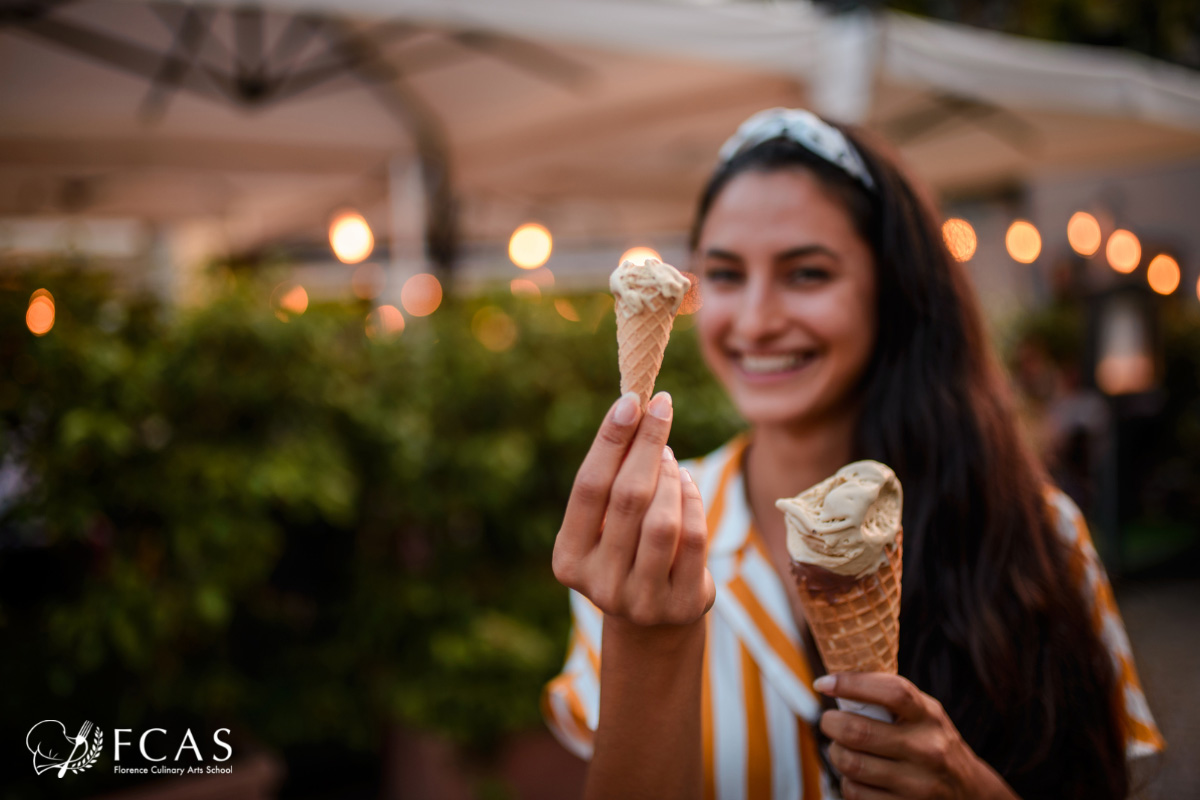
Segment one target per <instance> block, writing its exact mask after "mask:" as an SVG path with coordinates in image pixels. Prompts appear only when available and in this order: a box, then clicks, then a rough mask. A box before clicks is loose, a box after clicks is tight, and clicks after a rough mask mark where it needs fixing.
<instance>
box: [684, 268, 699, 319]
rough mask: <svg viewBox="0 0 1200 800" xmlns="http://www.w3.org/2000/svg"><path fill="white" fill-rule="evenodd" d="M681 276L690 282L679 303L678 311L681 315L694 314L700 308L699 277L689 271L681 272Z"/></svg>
mask: <svg viewBox="0 0 1200 800" xmlns="http://www.w3.org/2000/svg"><path fill="white" fill-rule="evenodd" d="M683 276H684V277H685V278H687V279H688V280H689V281H691V282H692V285H691V286H689V287H688V290H687V294H685V295H684V296H683V301H682V302H681V303H680V304H679V313H680V314H681V315H682V316H685V317H686V316H687V315H688V314H695V313H696V312H697V311H699V310H700V305H701V301H700V279H699V278H698V277H696V276H695V275H693V274H692V273H690V272H685V273H683Z"/></svg>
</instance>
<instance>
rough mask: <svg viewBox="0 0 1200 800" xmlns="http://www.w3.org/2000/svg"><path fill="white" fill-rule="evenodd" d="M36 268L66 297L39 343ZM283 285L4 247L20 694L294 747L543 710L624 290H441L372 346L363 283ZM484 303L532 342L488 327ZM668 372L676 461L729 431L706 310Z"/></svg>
mask: <svg viewBox="0 0 1200 800" xmlns="http://www.w3.org/2000/svg"><path fill="white" fill-rule="evenodd" d="M39 287H45V288H47V289H49V290H50V292H51V293H52V294H53V296H54V298H55V301H56V306H57V317H56V322H55V325H54V328H53V329H52V330H51V331H50V332H49V333H48V334H47V335H45V336H42V337H35V336H33V335H32V334H31V333H30V332H29V331H28V330H27V328H26V326H25V324H24V314H25V309H26V306H27V304H28V302H29V298H30V295H31V292H33V291H34V290H35V289H37V288H39ZM268 294H269V286H266V285H265V284H262V283H258V282H255V281H253V280H249V279H236V280H235V279H232V278H230V280H229V281H228V285H226V287H225V289H224V290H222V291H221V293H220V295H219V296H218V297H216V298H215V300H213V302H211V303H210V304H208V305H206V306H204V307H202V308H197V309H191V310H180V309H169V308H164V307H162V306H161V305H160V304H159V303H157V302H156V301H154V300H153V299H150V298H145V297H141V298H129V297H122V296H121V295H119V294H117V293H114V291H113V290H112V288H111V287H110V286H109V285H108V284H107V283H106V281H105V280H104V279H103V278H101V277H98V274H97V273H96V272H92V271H87V270H81V269H73V268H71V267H70V266H69V265H63V264H58V265H51V264H41V265H38V266H37V268H36V269H35V270H16V269H14V268H11V267H10V268H8V269H6V270H0V452H2V453H3V454H4V455H3V466H2V468H0V469H2V472H0V487H6V488H3V489H2V490H0V643H2V644H0V647H2V648H3V652H4V653H5V654H6V655H7V656H8V657H6V658H4V659H0V683H2V684H3V685H4V686H5V687H8V688H7V689H6V691H5V692H4V693H3V699H2V700H0V717H3V718H4V719H6V720H9V721H10V723H12V724H13V725H14V726H15V727H19V728H20V733H19V734H18V735H20V736H23V735H24V733H23V732H24V730H26V729H27V728H28V726H29V725H31V724H32V723H33V722H36V721H37V720H40V719H44V718H47V717H51V718H54V717H55V716H56V715H57V716H59V717H62V718H63V719H66V718H67V717H71V718H72V719H73V718H75V717H76V716H79V715H81V714H88V715H90V716H89V717H88V718H90V719H97V720H102V721H103V722H102V723H101V724H102V725H104V726H105V727H107V726H112V725H117V724H119V725H121V726H123V727H133V728H137V727H139V726H144V725H147V724H149V722H150V721H151V720H154V721H161V720H162V719H164V718H168V717H169V718H171V719H181V720H188V721H198V722H200V723H207V724H209V725H210V726H212V727H216V726H228V727H232V728H233V730H234V735H235V736H236V737H238V739H237V741H236V742H235V744H238V745H243V746H244V745H246V744H250V745H266V746H268V747H271V748H274V749H279V748H286V747H288V746H291V745H304V744H305V743H313V742H330V741H334V742H341V743H343V744H345V745H348V746H350V747H354V748H360V749H373V748H378V747H379V745H380V742H381V739H382V736H383V733H384V731H385V729H386V727H387V725H388V723H390V722H398V723H400V724H402V725H404V726H406V727H410V728H416V729H420V730H425V731H431V732H435V733H437V734H440V735H444V736H448V737H451V738H452V739H453V740H455V741H458V742H460V743H464V744H468V745H486V744H487V743H488V742H493V741H495V740H496V739H497V737H499V736H501V735H503V734H504V733H506V732H508V731H512V730H515V729H519V728H524V727H528V726H531V725H537V724H538V721H537V720H538V716H539V713H538V705H537V700H538V693H539V691H540V688H541V685H542V683H543V682H544V681H545V680H546V679H548V678H549V677H550V676H551V675H552V674H553V673H554V672H555V671H556V670H557V669H558V668H559V667H560V665H561V659H562V656H563V651H564V648H565V643H566V637H567V625H568V616H567V603H566V594H565V590H564V589H563V588H562V587H561V586H559V585H558V584H557V583H556V582H555V581H554V578H553V576H552V574H551V572H550V569H549V564H550V549H551V546H552V543H553V539H554V535H555V533H556V531H557V528H558V525H559V522H560V520H561V516H562V511H563V508H564V506H565V501H566V497H567V494H568V492H569V489H570V485H571V482H572V480H573V478H574V473H575V469H576V468H577V466H578V464H579V463H580V461H581V460H582V458H583V455H584V453H585V452H586V450H587V448H588V446H589V445H590V442H591V438H592V436H593V435H594V432H595V429H596V426H597V425H598V423H599V421H600V419H601V418H602V417H603V415H604V413H605V412H606V410H607V408H608V406H609V405H610V403H611V402H612V400H613V399H614V398H615V397H616V395H617V393H618V373H617V365H616V347H615V332H614V321H613V315H612V313H611V305H612V304H611V300H610V299H609V298H608V297H606V296H581V297H573V298H570V300H569V301H570V302H572V303H573V304H574V306H575V308H576V309H577V310H578V313H579V315H580V316H581V318H582V321H581V322H569V321H567V320H566V319H564V318H563V317H562V316H560V315H559V314H558V313H557V312H556V311H555V310H554V307H553V304H552V303H551V302H549V301H548V300H546V301H542V302H540V303H539V302H537V301H533V300H514V299H513V298H512V297H503V298H502V297H491V298H488V297H482V298H474V299H469V300H456V299H448V300H447V302H445V303H444V304H443V305H442V307H441V308H440V309H439V310H438V311H437V312H436V313H434V314H433V315H432V316H430V317H427V318H411V317H410V318H409V319H408V325H407V328H406V329H405V330H404V332H403V333H402V334H401V335H399V336H398V337H396V338H394V339H392V340H390V341H380V340H372V339H370V338H368V337H367V336H366V335H365V334H364V324H363V322H364V318H365V316H366V314H367V311H368V310H369V309H368V307H367V306H365V305H362V306H357V305H355V306H348V305H318V304H314V305H312V306H310V307H309V309H308V310H307V312H306V313H304V314H303V315H302V316H294V317H291V318H288V319H287V320H286V321H281V320H280V319H278V318H277V317H276V315H275V313H274V312H273V311H272V309H271V308H270V306H269V303H268V302H267V297H268ZM485 307H487V308H488V309H489V310H488V311H486V312H485V313H486V314H490V315H491V317H492V318H496V317H497V316H498V315H504V316H507V317H508V318H509V319H511V320H512V322H513V323H515V326H516V331H517V338H516V341H515V344H514V345H513V346H512V347H511V348H510V349H508V350H506V351H503V352H492V351H490V350H488V349H486V348H485V347H484V346H482V345H481V344H480V341H479V340H478V339H477V338H476V337H475V336H473V334H472V330H471V322H472V320H473V319H475V318H476V315H477V314H478V313H479V312H480V311H481V309H484V308H485ZM688 322H689V320H686V319H685V320H683V324H682V325H681V327H686V326H687V323H688ZM659 387H660V388H663V389H668V390H670V391H672V392H673V393H674V395H675V396H676V398H678V401H677V404H676V405H677V411H676V422H675V426H674V432H673V434H672V445H673V446H674V448H675V450H676V452H678V453H680V454H681V456H682V455H693V454H700V453H703V452H706V451H708V450H710V449H712V448H713V447H716V446H717V445H719V444H720V443H722V442H723V441H725V440H726V439H727V438H728V437H729V436H730V435H731V434H732V433H733V432H734V431H735V430H736V429H737V426H738V421H737V419H736V416H735V415H734V412H733V411H732V410H731V408H730V406H729V405H728V402H727V401H726V400H725V398H724V394H723V392H722V391H721V390H720V389H719V388H718V387H717V386H716V385H715V384H714V383H713V382H712V379H711V378H710V377H709V376H708V373H707V370H706V369H705V368H704V366H703V364H702V362H701V360H700V358H699V355H698V353H697V350H696V347H695V342H694V340H693V337H692V336H691V335H690V333H688V332H686V331H680V332H679V333H677V334H676V337H675V338H674V340H673V342H672V345H671V347H670V348H669V351H668V353H667V359H666V363H665V364H664V368H663V373H662V376H661V378H660V381H659ZM14 653H20V654H21V655H20V657H19V658H13V657H11V654H14ZM5 750H6V752H5V754H4V756H2V757H0V759H3V760H4V766H5V767H6V768H5V773H6V774H9V775H11V774H24V772H25V771H28V770H27V764H26V763H25V762H26V760H27V759H26V756H27V754H25V753H24V752H20V748H11V747H10V748H5ZM9 751H11V752H9ZM10 758H11V759H14V760H15V761H14V762H13V763H18V764H20V765H21V766H20V767H19V768H15V769H14V770H13V771H9V770H8V769H7V767H8V766H9V761H8V760H9V759H10ZM94 772H96V773H97V775H93V776H91V777H90V778H89V780H102V777H98V773H99V772H101V770H95V771H94ZM86 775H87V774H86V773H85V775H84V776H80V780H82V779H83V778H84V777H85V776H86ZM110 778H111V776H110ZM127 783H128V782H124V783H122V784H121V785H127ZM77 785H80V786H82V785H83V784H82V783H79V784H77ZM14 791H16V790H14ZM10 796H11V797H15V796H19V794H5V793H4V792H3V791H0V797H10Z"/></svg>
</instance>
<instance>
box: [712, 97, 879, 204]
mask: <svg viewBox="0 0 1200 800" xmlns="http://www.w3.org/2000/svg"><path fill="white" fill-rule="evenodd" d="M781 136H782V137H784V138H786V139H788V140H790V141H793V142H795V143H796V144H798V145H800V146H801V147H803V148H804V149H806V150H808V151H809V152H811V153H813V154H815V155H818V156H820V157H821V158H823V159H825V160H826V161H828V162H829V163H830V164H834V165H836V166H838V167H841V168H842V169H843V170H845V172H846V174H848V175H850V176H851V177H853V178H856V179H857V180H858V181H859V182H861V183H862V184H863V185H864V186H866V187H867V188H868V189H871V190H874V189H875V181H874V180H872V178H871V173H869V172H867V165H866V164H864V163H863V160H862V157H861V156H860V155H859V154H858V151H857V150H855V149H854V145H852V144H850V142H849V140H848V139H846V137H845V135H844V134H843V133H842V132H841V131H839V130H838V129H837V128H835V127H833V126H832V125H830V124H829V123H828V122H826V121H825V120H823V119H821V118H820V117H818V116H817V115H816V114H814V113H812V112H811V111H805V110H804V109H802V108H768V109H767V110H766V111H759V112H758V113H757V114H755V115H754V116H752V117H750V119H748V120H746V121H745V122H743V123H742V124H741V125H740V126H739V127H738V129H737V133H735V134H733V136H730V137H729V139H727V140H726V141H725V144H723V145H721V150H720V153H719V154H718V159H719V161H720V163H721V164H724V163H725V162H727V161H729V160H730V159H731V158H733V157H734V156H736V155H739V154H741V153H744V152H746V151H747V150H749V149H750V148H752V147H755V146H757V145H760V144H762V143H763V142H765V141H768V140H770V139H777V138H779V137H781Z"/></svg>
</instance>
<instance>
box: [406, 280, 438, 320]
mask: <svg viewBox="0 0 1200 800" xmlns="http://www.w3.org/2000/svg"><path fill="white" fill-rule="evenodd" d="M441 304H442V284H441V282H440V281H439V280H438V279H437V278H436V277H434V276H433V275H430V274H429V273H428V272H418V273H417V274H416V275H413V276H412V277H411V278H409V279H408V280H406V281H405V282H404V287H403V288H401V289H400V305H402V306H404V310H405V311H407V312H408V313H410V314H412V315H413V316H414V317H427V316H429V315H430V314H432V313H433V312H435V311H437V310H438V306H440V305H441Z"/></svg>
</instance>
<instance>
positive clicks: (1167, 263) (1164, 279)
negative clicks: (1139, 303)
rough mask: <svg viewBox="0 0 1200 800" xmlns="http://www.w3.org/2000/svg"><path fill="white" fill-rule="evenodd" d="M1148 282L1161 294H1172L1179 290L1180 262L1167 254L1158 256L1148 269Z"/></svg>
mask: <svg viewBox="0 0 1200 800" xmlns="http://www.w3.org/2000/svg"><path fill="white" fill-rule="evenodd" d="M1146 282H1147V283H1149V284H1150V288H1151V289H1153V290H1154V291H1156V292H1158V293H1159V294H1170V293H1171V292H1173V291H1175V290H1176V289H1178V288H1179V262H1178V261H1176V260H1175V259H1173V258H1171V257H1170V256H1169V255H1167V254H1166V253H1163V254H1161V255H1157V256H1155V257H1154V259H1153V260H1152V261H1151V262H1150V266H1148V267H1146Z"/></svg>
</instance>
